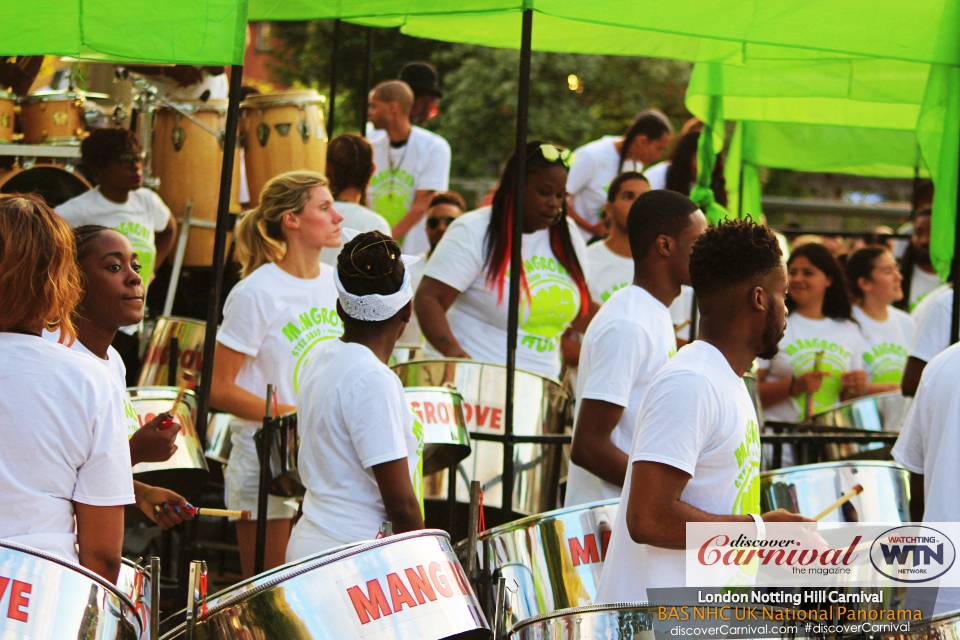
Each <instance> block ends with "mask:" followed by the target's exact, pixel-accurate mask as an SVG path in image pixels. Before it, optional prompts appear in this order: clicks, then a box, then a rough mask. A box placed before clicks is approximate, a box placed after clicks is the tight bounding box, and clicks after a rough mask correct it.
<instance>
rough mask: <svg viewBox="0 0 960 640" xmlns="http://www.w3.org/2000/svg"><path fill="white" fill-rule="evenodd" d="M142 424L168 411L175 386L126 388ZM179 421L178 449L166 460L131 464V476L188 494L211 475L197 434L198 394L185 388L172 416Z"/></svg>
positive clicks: (150, 483)
mask: <svg viewBox="0 0 960 640" xmlns="http://www.w3.org/2000/svg"><path fill="white" fill-rule="evenodd" d="M127 393H129V394H130V401H131V402H132V403H133V407H134V409H136V410H137V415H138V416H139V417H140V423H141V425H143V424H146V423H147V422H149V421H150V420H152V419H153V418H155V417H156V416H158V415H160V414H161V413H164V412H166V411H170V410H171V409H172V408H173V403H174V402H175V401H176V398H177V393H178V389H177V388H176V387H131V388H129V389H127ZM173 419H174V421H175V422H177V423H178V424H179V425H180V431H179V432H178V433H177V439H176V441H175V443H176V445H177V451H176V453H174V454H173V457H171V458H170V459H169V460H167V461H165V462H141V463H140V464H138V465H135V466H134V467H133V477H134V479H136V480H139V481H140V482H143V483H145V484H149V485H154V486H158V487H163V488H164V489H170V490H171V491H176V492H177V493H179V494H180V495H182V496H184V497H185V498H189V497H190V496H192V495H194V494H195V493H196V492H197V491H199V490H200V489H201V488H202V487H203V485H204V484H205V483H206V482H207V478H209V477H210V471H209V469H207V460H206V458H205V457H204V455H203V445H202V444H201V442H200V436H199V435H198V434H197V427H196V424H197V422H196V421H197V396H196V395H194V393H193V392H192V391H185V392H184V394H183V401H182V402H181V403H180V406H179V408H178V409H177V413H176V414H175V415H174V416H173Z"/></svg>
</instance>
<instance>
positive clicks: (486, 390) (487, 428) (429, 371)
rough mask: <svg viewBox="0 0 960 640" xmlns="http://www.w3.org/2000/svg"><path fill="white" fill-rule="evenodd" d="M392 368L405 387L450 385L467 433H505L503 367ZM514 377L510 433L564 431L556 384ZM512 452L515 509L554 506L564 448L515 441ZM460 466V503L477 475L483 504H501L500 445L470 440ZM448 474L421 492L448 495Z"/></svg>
mask: <svg viewBox="0 0 960 640" xmlns="http://www.w3.org/2000/svg"><path fill="white" fill-rule="evenodd" d="M393 370H394V371H395V372H396V373H397V375H398V376H399V377H400V381H401V382H402V383H403V386H405V387H453V388H455V389H456V390H457V391H459V392H460V395H461V396H463V413H464V418H465V419H466V421H467V428H468V429H469V430H470V433H471V435H473V434H474V433H479V434H496V435H502V434H503V406H504V398H505V396H506V381H507V370H506V367H502V366H500V365H496V364H489V363H485V362H476V361H473V360H420V361H417V362H410V363H406V364H398V365H396V366H394V367H393ZM515 380H516V382H515V384H516V386H515V388H514V412H515V413H514V426H513V432H514V434H515V435H545V434H562V433H563V432H564V415H565V411H566V408H567V401H568V398H567V394H566V393H565V392H564V390H563V388H562V387H561V386H560V383H559V382H558V381H556V380H553V379H551V378H545V377H543V376H540V375H538V374H536V373H531V372H529V371H523V370H520V369H518V370H517V372H516V379H515ZM514 456H515V457H514V494H513V505H514V510H515V511H518V512H520V513H524V514H531V515H532V514H535V513H542V512H544V511H550V510H552V509H555V508H556V507H557V506H558V502H559V496H558V488H559V484H560V478H561V476H562V475H565V474H566V467H567V462H568V460H569V454H568V453H567V451H566V447H559V446H556V445H541V444H517V445H515V446H514ZM458 469H459V470H458V473H457V476H458V477H457V501H458V502H462V503H469V502H470V481H471V480H479V481H480V484H481V487H482V488H483V491H484V493H485V495H484V504H485V505H486V506H490V507H499V506H501V499H500V498H501V496H500V494H501V489H500V484H501V481H502V477H503V445H502V444H500V443H499V442H481V441H478V440H476V439H473V451H472V453H471V454H470V455H469V456H467V458H465V459H464V460H463V462H461V463H460V465H459V468H458ZM447 475H448V474H442V475H436V476H434V477H433V478H431V479H430V481H429V482H424V496H425V497H426V498H437V499H446V495H447V488H446V483H447V481H448V479H447Z"/></svg>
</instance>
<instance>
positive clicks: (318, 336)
mask: <svg viewBox="0 0 960 640" xmlns="http://www.w3.org/2000/svg"><path fill="white" fill-rule="evenodd" d="M282 330H283V335H284V337H285V338H286V339H287V340H288V341H289V342H290V344H291V345H293V349H292V350H291V354H292V355H293V357H294V358H296V359H297V364H296V366H295V367H294V368H293V390H294V391H299V389H300V384H299V378H300V371H301V370H302V369H303V368H304V367H305V366H306V364H307V362H309V361H310V359H309V357H308V356H309V355H310V352H311V350H312V349H313V348H314V347H315V346H316V345H318V344H319V343H321V342H323V341H324V340H330V339H331V338H336V337H338V336H341V335H343V324H342V323H341V322H340V316H338V315H337V312H336V310H335V309H327V308H325V307H313V308H312V309H310V310H309V311H305V312H303V313H301V314H300V315H299V316H297V318H296V319H295V320H294V321H292V322H288V323H287V324H286V325H284V327H283V329H282Z"/></svg>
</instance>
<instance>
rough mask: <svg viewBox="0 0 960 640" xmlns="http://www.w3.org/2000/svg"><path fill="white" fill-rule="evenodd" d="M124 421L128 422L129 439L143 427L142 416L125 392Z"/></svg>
mask: <svg viewBox="0 0 960 640" xmlns="http://www.w3.org/2000/svg"><path fill="white" fill-rule="evenodd" d="M123 419H124V420H126V422H127V438H132V437H133V434H135V433H136V432H137V430H138V429H140V427H142V426H143V425H141V424H140V414H139V413H137V409H136V407H134V406H133V403H132V402H130V396H129V395H127V392H126V391H124V392H123Z"/></svg>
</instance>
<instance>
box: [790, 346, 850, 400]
mask: <svg viewBox="0 0 960 640" xmlns="http://www.w3.org/2000/svg"><path fill="white" fill-rule="evenodd" d="M820 351H822V352H823V360H822V361H821V363H820V371H825V372H827V373H829V374H830V375H828V376H827V377H825V378H824V379H823V384H822V385H821V386H820V390H819V391H817V392H816V393H814V394H813V412H814V413H819V412H821V411H823V410H825V409H829V408H830V407H832V406H833V405H835V404H837V403H838V402H839V401H840V391H841V386H842V385H841V384H840V376H841V375H842V374H843V373H845V372H846V371H847V369H848V368H849V367H850V351H849V350H848V349H846V348H845V347H843V346H841V345H839V344H837V343H836V342H830V341H829V340H824V339H823V338H800V339H798V340H796V341H794V342H791V343H790V344H788V345H786V347H784V349H783V352H784V354H786V356H787V357H788V358H790V369H791V370H792V371H793V375H795V376H799V375H802V374H804V373H807V372H808V371H813V367H814V363H815V362H816V359H817V353H818V352H820Z"/></svg>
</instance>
